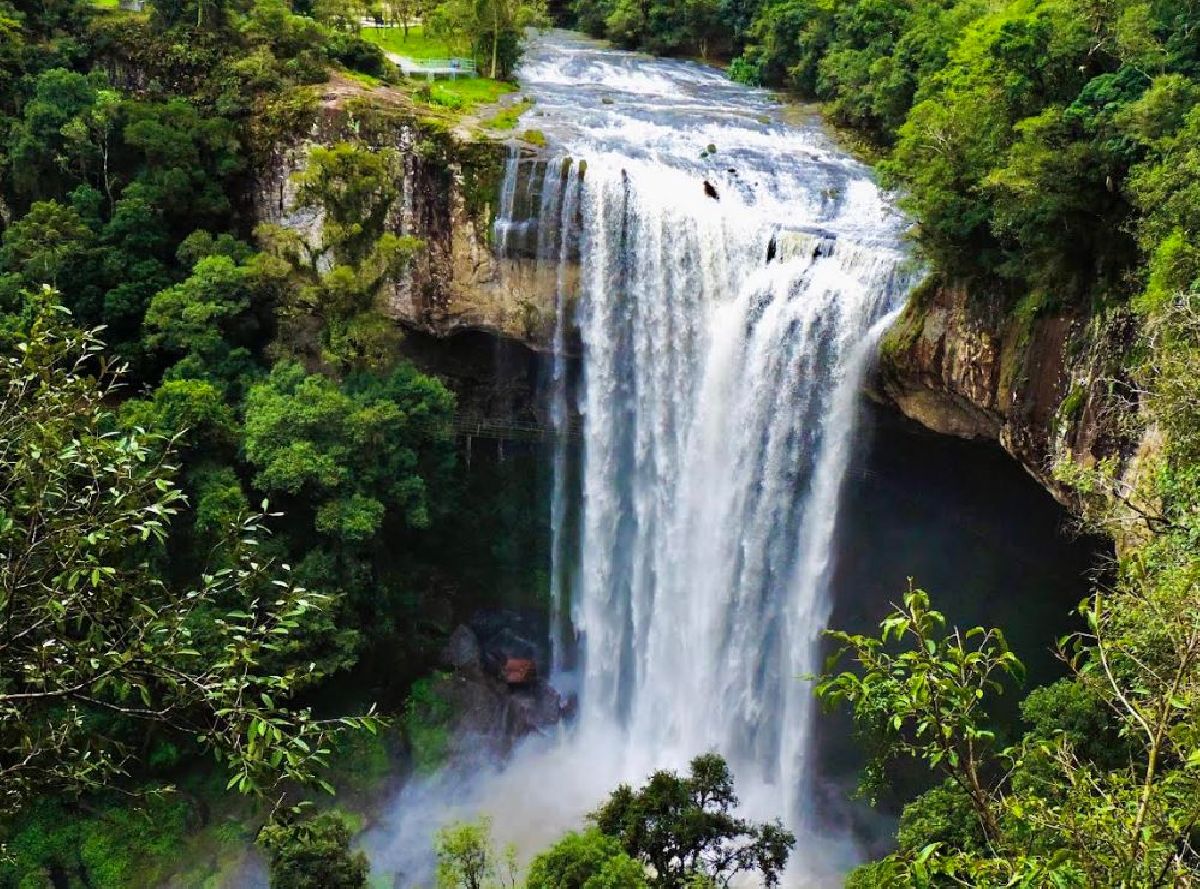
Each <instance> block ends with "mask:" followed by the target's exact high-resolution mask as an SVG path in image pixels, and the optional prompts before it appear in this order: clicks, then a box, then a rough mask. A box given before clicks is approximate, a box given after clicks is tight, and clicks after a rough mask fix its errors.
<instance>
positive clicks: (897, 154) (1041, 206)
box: [573, 0, 1200, 887]
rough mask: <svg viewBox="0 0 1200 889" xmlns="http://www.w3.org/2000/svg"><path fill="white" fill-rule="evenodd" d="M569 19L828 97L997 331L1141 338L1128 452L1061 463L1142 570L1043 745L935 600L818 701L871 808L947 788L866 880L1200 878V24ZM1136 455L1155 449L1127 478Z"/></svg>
mask: <svg viewBox="0 0 1200 889" xmlns="http://www.w3.org/2000/svg"><path fill="white" fill-rule="evenodd" d="M573 14H574V20H575V21H577V22H578V24H579V25H580V26H581V27H583V28H585V29H587V30H589V31H591V32H592V33H594V34H597V35H600V34H604V35H607V36H610V37H612V38H613V39H614V40H616V41H618V42H619V43H622V44H624V45H626V46H630V47H638V48H643V49H647V50H650V51H654V52H667V53H679V54H691V53H699V54H706V53H709V52H714V51H715V52H716V53H717V54H721V55H724V56H725V57H727V58H729V59H731V63H730V67H729V71H730V74H731V76H733V77H734V78H736V79H739V80H742V81H745V82H748V83H755V84H764V85H770V86H777V87H783V88H787V89H789V90H792V91H794V92H796V93H799V94H800V95H803V96H806V97H811V98H815V99H819V100H822V101H823V102H824V103H825V108H826V110H827V112H828V114H829V116H830V118H831V119H832V120H833V121H834V122H836V123H837V124H840V125H842V126H844V127H847V128H849V129H850V130H851V131H852V132H853V133H854V134H855V136H856V138H857V139H858V140H860V141H861V142H862V143H863V145H864V147H866V148H867V149H868V150H869V151H871V152H872V153H874V154H875V155H876V156H877V157H878V159H879V168H880V170H881V172H882V176H883V179H884V181H885V182H886V183H887V184H888V185H890V186H892V187H895V188H896V189H898V192H899V195H900V200H901V201H902V203H903V205H904V206H905V208H906V209H907V210H908V211H909V212H910V214H911V215H912V217H913V218H914V220H915V221H916V223H917V228H916V231H915V239H916V242H917V245H918V247H919V249H920V251H921V253H922V254H923V256H924V258H925V259H926V261H927V263H928V266H929V268H930V271H931V280H930V282H929V284H928V287H929V288H930V289H932V288H934V287H936V286H938V285H939V284H940V283H943V282H953V283H956V284H965V285H966V286H967V288H968V290H969V292H970V293H971V294H972V297H973V299H974V301H975V308H976V309H978V310H979V311H980V313H981V315H986V316H990V317H992V318H995V317H997V316H1000V317H1003V316H1005V315H1006V314H1007V315H1010V316H1012V317H1014V318H1016V319H1018V320H1021V321H1024V322H1028V321H1031V320H1032V319H1033V318H1035V317H1036V316H1037V315H1038V314H1039V313H1042V312H1047V311H1054V310H1066V311H1069V312H1073V313H1076V314H1078V315H1082V316H1085V317H1089V318H1090V319H1091V327H1090V330H1091V331H1092V332H1093V333H1095V332H1100V336H1101V338H1102V337H1103V331H1104V330H1105V329H1106V328H1107V329H1109V330H1114V331H1124V332H1125V333H1124V334H1123V335H1121V336H1117V337H1115V340H1114V341H1117V342H1124V343H1126V344H1127V347H1126V348H1123V349H1120V350H1118V353H1117V354H1110V355H1108V356H1107V358H1106V360H1104V361H1102V362H1101V363H1100V365H1102V370H1101V371H1100V372H1101V373H1102V374H1103V376H1101V377H1099V378H1096V379H1093V380H1092V381H1091V382H1090V383H1089V384H1088V385H1089V386H1090V393H1091V395H1092V396H1093V399H1094V402H1095V403H1096V404H1098V405H1100V412H1101V414H1102V415H1103V418H1102V420H1101V422H1103V423H1106V424H1108V425H1109V426H1111V427H1112V430H1113V432H1114V437H1115V439H1117V440H1118V442H1117V444H1116V445H1115V446H1114V448H1113V454H1112V457H1111V458H1109V459H1106V460H1104V461H1102V462H1101V463H1100V464H1098V465H1094V466H1088V467H1081V466H1079V465H1076V464H1075V463H1074V462H1073V461H1070V460H1067V461H1066V462H1064V464H1063V465H1062V466H1060V467H1058V469H1057V471H1058V474H1059V476H1060V478H1061V480H1062V481H1063V483H1064V484H1067V485H1070V486H1073V487H1074V488H1075V489H1076V491H1077V492H1078V497H1079V499H1080V502H1081V504H1082V505H1083V507H1084V511H1085V512H1086V514H1087V518H1088V520H1089V521H1090V522H1091V523H1092V526H1093V527H1094V528H1095V529H1097V530H1099V531H1101V532H1103V533H1106V534H1108V535H1110V536H1112V537H1113V539H1114V540H1116V541H1117V542H1118V544H1119V558H1118V561H1117V564H1116V566H1115V572H1114V578H1113V579H1112V580H1111V582H1106V583H1105V584H1104V585H1103V586H1102V587H1099V588H1097V590H1096V592H1095V594H1094V595H1093V596H1092V597H1091V598H1089V599H1088V600H1087V601H1086V602H1084V603H1083V605H1082V606H1081V615H1082V617H1083V619H1084V621H1085V625H1086V629H1084V630H1083V631H1082V632H1081V633H1079V634H1077V635H1074V636H1071V637H1068V638H1066V639H1063V640H1061V641H1060V643H1059V644H1060V648H1061V652H1062V656H1063V659H1064V661H1065V662H1066V664H1067V665H1068V667H1069V668H1070V675H1069V677H1068V678H1066V679H1063V680H1061V681H1059V682H1057V683H1055V684H1054V685H1051V686H1049V687H1047V688H1040V689H1036V690H1034V691H1032V692H1031V693H1029V694H1028V696H1027V697H1026V698H1025V700H1024V702H1023V703H1022V714H1023V717H1024V721H1025V724H1026V729H1027V731H1026V733H1025V735H1024V736H1023V737H1021V738H1019V739H1017V740H1016V742H1015V743H1005V742H1004V741H1003V739H1002V738H998V737H997V735H996V734H995V728H996V726H995V725H994V724H993V722H992V721H991V720H989V718H988V715H987V709H988V708H989V706H990V705H991V703H992V697H993V696H994V695H995V694H996V693H997V692H999V691H1000V690H1003V689H1004V688H1005V687H1011V686H1014V685H1017V684H1018V679H1019V676H1020V672H1021V671H1020V665H1019V663H1018V662H1017V661H1016V659H1015V658H1014V657H1013V656H1012V654H1011V652H1009V651H1008V649H1007V647H1006V645H1005V643H1004V638H1003V635H1002V634H1001V633H1000V632H999V631H998V630H984V629H983V628H979V629H976V630H973V631H972V632H970V633H963V632H960V631H958V630H953V629H947V628H946V626H945V621H944V618H943V617H942V615H940V614H939V613H938V612H937V611H935V610H934V609H933V608H932V606H931V604H930V601H929V598H928V596H926V595H925V593H923V592H921V591H919V590H912V591H910V592H909V594H908V595H907V596H906V597H905V600H904V604H903V606H902V607H901V608H900V609H899V610H897V612H896V613H894V614H892V615H890V616H889V617H888V618H887V619H886V620H885V621H884V623H883V625H882V628H881V634H880V635H879V636H878V637H869V636H856V635H846V634H836V635H837V636H838V638H839V640H840V642H841V644H842V645H843V646H844V650H843V656H845V657H848V659H849V661H850V663H849V664H848V665H847V666H848V667H850V669H848V670H847V671H846V672H834V673H831V674H829V675H828V676H826V677H825V679H824V681H823V683H822V684H821V685H820V692H821V694H822V695H823V696H824V697H825V698H826V699H827V700H828V701H830V702H831V703H838V702H841V703H844V704H846V705H848V706H849V707H850V708H851V710H852V712H853V714H854V716H855V718H856V721H857V723H858V725H859V727H860V729H861V730H862V733H863V736H864V738H866V739H869V741H870V745H871V746H870V749H871V750H872V751H873V753H874V754H875V756H874V758H873V761H872V765H871V767H870V768H869V769H868V771H867V773H866V775H865V777H864V786H863V790H864V793H866V794H867V795H868V796H869V797H874V796H875V794H876V792H877V791H878V790H880V789H881V785H883V784H886V783H887V782H888V780H889V775H890V773H889V770H888V764H889V763H890V762H891V761H893V760H895V759H913V758H915V759H917V760H918V761H922V762H924V763H926V764H927V765H928V766H929V767H930V768H931V769H932V770H933V772H934V773H935V774H937V775H940V776H941V778H943V779H944V783H942V784H939V785H938V786H936V787H934V788H933V789H932V790H930V791H929V792H927V793H925V794H924V795H922V796H921V797H920V798H918V799H917V800H916V801H914V802H912V803H911V804H910V805H909V806H908V807H907V808H906V809H905V811H904V814H903V817H902V819H901V823H900V831H899V838H898V839H899V848H898V851H896V852H895V853H894V854H893V855H891V856H889V857H887V858H886V859H885V860H883V861H880V862H877V863H873V864H869V865H866V866H864V867H863V868H861V869H860V870H859V871H858V872H856V873H855V874H853V875H852V876H851V878H850V883H851V884H852V885H856V886H863V887H866V886H872V887H874V886H940V885H946V886H950V885H963V886H979V885H985V886H1000V885H1005V886H1014V885H1018V886H1049V885H1053V886H1122V887H1135V886H1136V887H1151V886H1184V885H1192V884H1194V883H1195V882H1196V881H1197V880H1198V879H1200V856H1198V855H1197V851H1196V847H1197V842H1198V841H1200V830H1198V828H1197V825H1200V734H1198V733H1197V725H1198V714H1200V622H1198V621H1200V584H1198V577H1200V560H1198V558H1197V539H1198V538H1197V526H1196V515H1197V514H1198V509H1200V489H1198V487H1197V478H1198V473H1200V449H1198V441H1197V433H1196V430H1197V429H1198V428H1200V426H1198V422H1200V415H1198V413H1197V406H1198V402H1197V399H1196V394H1195V393H1196V391H1197V390H1196V380H1197V378H1198V377H1197V370H1200V321H1198V319H1200V213H1198V209H1197V208H1200V148H1198V146H1200V7H1197V5H1196V4H1195V3H1191V2H1187V0H1146V2H1143V0H1115V2H1091V0H998V2H990V3H983V2H977V0H938V2H925V0H897V2H876V0H727V2H724V3H712V4H707V3H704V2H698V3H674V2H665V0H649V2H642V3H639V2H626V0H576V2H575V4H574V6H573ZM714 16H715V21H716V25H714ZM915 299H917V300H918V301H919V300H920V299H921V296H920V295H918V296H917V297H915ZM918 310H919V305H918ZM1129 331H1132V334H1130V333H1129ZM1087 391H1088V387H1084V388H1082V389H1078V390H1077V391H1074V392H1073V393H1072V394H1071V395H1069V396H1068V399H1067V400H1066V402H1064V405H1063V408H1062V411H1061V413H1063V414H1064V416H1066V415H1068V414H1069V413H1070V411H1071V410H1072V408H1074V409H1076V410H1077V409H1078V404H1079V402H1080V400H1081V399H1082V396H1083V395H1084V394H1085V392H1087ZM1068 418H1069V417H1068ZM1139 440H1141V441H1147V442H1151V443H1152V446H1151V447H1149V448H1147V447H1143V448H1142V449H1141V450H1140V452H1138V457H1137V460H1136V462H1135V463H1133V464H1131V463H1130V462H1129V460H1130V458H1131V457H1132V456H1133V454H1134V451H1135V449H1136V443H1137V442H1138V441H1139ZM1131 465H1132V467H1133V469H1132V470H1130V467H1131Z"/></svg>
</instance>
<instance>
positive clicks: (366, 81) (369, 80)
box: [342, 68, 383, 89]
mask: <svg viewBox="0 0 1200 889" xmlns="http://www.w3.org/2000/svg"><path fill="white" fill-rule="evenodd" d="M342 73H343V74H345V75H346V76H347V77H349V78H350V79H351V80H354V81H357V82H358V83H361V84H362V85H363V86H369V87H370V88H371V89H374V88H375V87H377V86H379V85H380V84H381V83H383V81H382V80H380V79H379V78H378V77H374V76H372V75H370V74H363V73H362V72H361V71H351V70H350V69H349V68H347V69H346V70H344V71H343V72H342Z"/></svg>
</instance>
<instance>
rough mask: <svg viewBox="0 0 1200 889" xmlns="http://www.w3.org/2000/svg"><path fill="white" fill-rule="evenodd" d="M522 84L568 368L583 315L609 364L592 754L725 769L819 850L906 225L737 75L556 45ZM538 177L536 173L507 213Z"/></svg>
mask: <svg viewBox="0 0 1200 889" xmlns="http://www.w3.org/2000/svg"><path fill="white" fill-rule="evenodd" d="M521 80H522V85H523V87H524V89H525V90H526V92H527V93H528V94H530V95H532V96H533V97H534V98H535V100H536V106H535V107H536V108H537V109H538V112H537V116H536V117H531V118H527V120H530V121H531V122H535V123H537V125H538V126H539V127H541V128H542V129H543V130H544V131H545V132H547V134H548V135H549V136H550V140H551V144H552V145H553V146H554V149H553V152H554V155H555V156H557V157H560V158H563V159H565V160H557V161H551V162H549V163H546V164H545V172H544V174H543V175H541V177H540V186H541V201H540V205H539V212H538V216H537V220H536V225H537V226H538V229H539V231H538V236H537V246H536V257H537V261H539V262H545V261H548V260H550V259H553V260H554V261H557V262H558V263H559V264H560V274H559V277H558V282H559V294H558V308H559V311H558V318H557V326H556V328H555V345H556V353H557V354H558V355H560V356H561V355H562V354H563V352H564V351H565V349H564V346H565V335H566V333H565V326H566V324H567V320H568V313H569V310H570V309H571V307H572V306H574V308H575V315H574V318H575V322H576V324H577V326H578V335H579V339H580V344H581V357H582V364H583V368H582V372H583V377H582V384H581V388H580V392H579V396H578V411H579V414H580V415H581V418H582V428H583V455H582V470H581V472H580V476H581V478H580V481H579V485H580V490H579V491H578V496H579V498H580V510H581V518H580V522H579V528H578V529H571V530H570V531H568V526H567V525H566V523H565V521H564V518H565V516H566V512H567V510H566V507H565V501H566V499H567V498H568V497H569V496H570V492H569V491H568V490H566V488H567V484H568V481H567V479H566V478H565V476H566V473H567V465H566V461H565V459H564V458H563V457H562V452H561V450H560V452H559V454H558V457H557V458H556V474H555V475H556V483H555V492H554V497H553V503H552V510H553V527H554V529H555V535H556V540H555V541H554V548H553V551H554V553H555V554H556V564H555V565H554V566H553V567H554V571H553V577H554V581H553V589H552V593H553V597H554V603H555V609H554V611H555V615H556V617H557V618H558V619H562V620H569V626H571V627H573V628H574V631H575V634H576V635H577V639H578V643H577V649H578V662H579V663H578V676H577V677H576V679H577V682H578V693H579V702H580V716H579V724H578V727H577V732H578V733H579V735H580V736H582V737H583V738H585V739H586V738H587V737H588V736H589V735H591V734H599V733H603V734H604V735H605V736H606V737H611V736H612V730H613V728H614V726H615V727H617V733H616V737H617V738H618V740H617V742H616V743H618V744H620V745H621V746H622V747H623V748H624V750H623V751H622V759H623V761H624V766H623V767H622V771H623V772H625V773H626V774H623V775H622V776H621V777H623V778H630V779H636V778H638V777H641V776H642V774H644V773H645V772H646V771H648V770H649V769H651V768H654V767H659V766H663V765H678V764H680V763H682V762H685V761H686V760H687V758H689V757H690V756H692V755H695V754H696V753H699V752H702V751H705V750H710V749H713V750H717V751H719V752H721V753H723V754H724V755H725V756H726V757H727V758H728V759H729V760H730V762H731V764H732V765H733V766H734V768H735V771H736V773H737V775H738V779H739V782H740V784H741V786H742V788H743V796H744V797H745V798H746V802H747V804H748V806H749V807H750V808H752V809H754V810H757V812H758V813H759V814H762V815H768V816H776V815H777V816H782V817H784V819H785V820H787V821H789V822H790V823H791V824H792V825H793V826H795V827H798V828H803V827H804V826H805V816H806V814H807V813H808V808H807V807H806V804H805V803H806V799H807V798H808V795H809V792H808V790H807V788H806V783H807V781H808V779H809V777H810V775H809V771H808V768H807V757H808V753H809V747H810V742H809V735H810V730H809V723H810V713H809V709H810V701H811V687H810V686H809V685H808V684H807V683H805V682H804V681H803V680H802V677H803V676H804V675H805V674H807V673H811V672H812V671H813V669H814V667H815V666H816V664H815V662H814V658H815V655H816V651H817V644H818V637H819V634H820V632H821V630H822V629H823V628H824V626H825V622H826V619H827V615H828V610H829V603H828V600H827V595H826V571H825V569H826V563H827V560H828V553H829V549H830V543H831V540H832V537H833V533H834V528H835V523H836V516H837V501H838V493H839V489H840V485H841V481H842V478H843V476H844V474H845V472H846V469H847V465H848V461H849V460H850V459H851V454H852V452H853V448H852V446H851V445H852V438H853V435H854V421H855V405H856V395H857V392H858V389H859V386H860V384H861V381H862V375H863V371H864V367H865V365H866V362H867V359H868V357H869V354H870V349H871V346H872V344H873V343H874V341H875V339H876V336H877V334H878V332H879V331H880V329H881V328H882V326H883V325H884V323H885V322H886V319H887V318H888V317H889V315H890V313H892V312H893V311H895V310H896V309H897V308H898V306H899V305H900V303H901V301H902V299H903V295H904V293H905V292H906V290H907V286H908V284H909V280H910V279H909V276H908V275H907V274H906V273H905V271H904V269H905V256H904V254H903V251H902V250H901V249H900V244H899V236H900V232H901V227H902V224H903V221H902V220H901V219H900V218H898V217H897V216H896V215H895V214H894V213H892V212H891V211H890V209H889V207H888V206H887V204H886V202H885V200H884V199H883V197H882V196H881V194H880V192H879V191H878V189H877V188H876V186H875V185H874V183H873V182H872V181H871V179H870V178H869V176H868V174H867V171H866V170H865V169H864V168H862V167H861V166H859V165H857V164H855V163H854V162H852V161H850V160H849V159H847V158H846V157H845V156H843V155H841V154H839V153H837V152H836V151H835V150H833V149H832V147H831V146H830V144H829V143H828V141H827V140H826V139H825V138H824V137H823V135H822V134H821V133H820V131H819V130H818V129H817V128H816V127H815V125H814V124H813V123H812V122H811V121H809V122H807V124H806V125H802V126H789V125H787V124H785V123H784V122H783V121H782V120H781V119H780V109H779V107H778V106H776V105H775V104H773V103H772V101H771V100H770V98H769V97H768V96H767V95H766V94H764V93H761V92H757V91H751V90H746V89H744V88H742V87H738V86H735V85H732V84H730V83H729V82H728V81H726V80H725V79H724V78H723V77H722V76H721V75H720V74H719V73H718V72H715V71H713V70H711V69H707V68H704V67H701V66H697V65H691V64H687V63H679V62H669V61H661V60H650V59H647V58H645V57H641V56H637V55H633V54H627V53H616V52H613V51H611V50H598V49H596V48H595V47H594V46H592V45H590V44H587V43H584V42H582V41H578V40H574V39H572V38H569V37H564V36H562V35H556V36H555V37H554V38H552V39H548V40H543V41H542V42H540V43H538V44H537V45H536V47H535V48H534V50H533V51H532V52H531V54H530V58H529V59H528V60H527V61H526V63H525V64H524V65H523V67H522V70H521ZM514 157H515V156H514ZM580 160H582V161H584V162H585V163H586V169H585V170H584V171H583V172H582V173H581V172H580V167H581V164H580V163H579V161H580ZM519 178H520V162H519V161H518V160H513V161H510V163H509V166H508V170H507V176H506V182H505V185H504V193H505V195H511V194H512V193H514V192H515V191H516V189H517V188H518V179H519ZM525 181H526V182H535V183H536V182H537V181H538V176H537V175H536V173H535V174H530V175H528V176H527V178H526V180H525ZM508 209H509V210H511V202H510V206H509V208H508ZM520 224H521V223H520V222H517V221H515V220H513V219H512V218H511V216H504V215H503V214H502V216H501V220H500V221H499V222H498V226H497V227H498V231H504V232H507V231H510V230H511V229H512V228H513V227H514V226H519V225H520ZM575 228H577V231H575V230H574V229H575ZM574 237H577V238H578V246H577V248H576V247H575V246H574V244H573V238H574ZM498 242H499V243H501V244H502V245H505V244H506V242H505V240H504V239H503V238H498ZM571 262H578V265H579V274H578V290H577V292H575V293H571V292H568V291H567V287H566V283H565V282H566V281H567V280H568V279H569V276H567V275H565V274H563V273H562V271H561V268H562V267H564V266H566V265H567V264H568V263H571ZM561 362H562V359H561V358H560V359H559V363H558V364H556V370H555V381H556V383H557V386H556V389H555V395H554V397H555V406H554V409H553V411H552V415H553V417H554V418H555V422H556V424H559V425H560V426H561V425H562V424H564V423H565V422H566V421H565V413H566V397H567V396H566V394H565V374H564V373H563V371H562V363H561ZM561 442H562V439H561V438H560V449H561V448H562V447H563V444H562V443H561ZM572 550H574V551H576V552H577V558H575V559H571V558H568V557H567V555H566V554H567V553H570V552H571V551H572ZM568 565H573V566H577V567H576V568H575V569H574V570H571V571H568V570H567V567H566V566H568ZM567 603H569V607H568V605H567ZM566 635H567V634H566V633H564V632H562V628H561V627H559V628H558V629H557V631H556V634H555V636H556V638H559V639H561V638H564V637H565V636H566ZM556 648H558V652H557V653H556V657H555V665H556V667H557V668H561V666H562V664H563V663H564V658H563V656H562V650H561V649H562V646H561V644H560V645H559V646H556Z"/></svg>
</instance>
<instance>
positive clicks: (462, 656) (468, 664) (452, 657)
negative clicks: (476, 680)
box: [442, 624, 480, 670]
mask: <svg viewBox="0 0 1200 889" xmlns="http://www.w3.org/2000/svg"><path fill="white" fill-rule="evenodd" d="M442 663H443V664H445V665H446V666H447V667H451V668H453V669H455V670H470V669H472V668H476V667H478V666H479V665H480V649H479V639H478V638H477V637H476V636H475V633H474V632H473V631H472V630H471V628H470V627H468V626H466V625H464V624H459V625H458V626H457V627H456V628H455V629H454V632H453V633H451V634H450V641H449V642H447V643H446V647H445V648H444V649H442Z"/></svg>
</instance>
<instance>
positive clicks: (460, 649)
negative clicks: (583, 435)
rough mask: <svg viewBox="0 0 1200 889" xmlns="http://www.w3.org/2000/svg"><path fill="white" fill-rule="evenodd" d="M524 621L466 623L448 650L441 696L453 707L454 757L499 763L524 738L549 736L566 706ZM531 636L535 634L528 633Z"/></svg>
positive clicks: (508, 615) (498, 617)
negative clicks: (549, 677)
mask: <svg viewBox="0 0 1200 889" xmlns="http://www.w3.org/2000/svg"><path fill="white" fill-rule="evenodd" d="M526 623H527V622H526V621H524V620H523V619H522V618H521V616H520V615H516V614H514V613H513V612H508V611H499V612H490V613H486V614H481V615H478V616H477V617H476V619H475V620H474V621H472V624H473V626H466V625H460V626H458V627H457V628H455V630H454V632H453V633H452V634H451V635H450V640H449V641H448V642H447V644H446V647H445V649H444V650H443V652H442V663H443V664H444V665H445V666H446V667H448V668H449V672H448V673H446V674H444V675H443V676H442V677H441V678H439V679H438V680H437V682H436V683H435V686H434V692H435V693H436V694H437V696H438V697H439V698H441V699H442V700H443V701H445V702H446V703H447V704H448V705H449V710H450V712H451V717H450V722H449V725H448V726H447V729H448V734H449V751H448V755H449V759H450V760H451V761H452V762H455V763H458V764H469V763H472V762H476V761H479V760H480V759H481V760H482V761H485V762H486V761H499V760H500V759H502V758H504V757H506V756H507V755H508V754H509V753H510V752H511V751H512V748H513V747H514V746H515V745H516V744H517V742H519V741H520V740H521V739H522V738H524V737H526V736H528V735H532V734H540V733H544V732H546V731H548V730H549V729H551V728H552V727H553V726H554V725H556V724H557V723H558V722H559V721H560V720H561V719H562V718H563V716H564V715H565V713H566V703H565V702H564V700H563V699H562V697H561V696H560V695H559V694H558V692H557V691H555V690H554V688H553V687H551V685H550V683H549V682H547V681H546V680H545V679H544V678H542V676H543V675H544V674H545V650H544V646H543V645H541V644H540V643H538V642H536V641H534V639H535V638H540V636H538V635H537V634H535V633H532V632H530V630H531V627H528V626H526ZM526 634H528V635H526Z"/></svg>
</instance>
